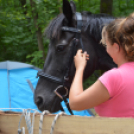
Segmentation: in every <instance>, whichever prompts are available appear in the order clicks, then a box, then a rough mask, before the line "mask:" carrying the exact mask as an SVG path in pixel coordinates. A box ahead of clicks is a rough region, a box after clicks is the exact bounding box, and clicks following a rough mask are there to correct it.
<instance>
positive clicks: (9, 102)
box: [0, 68, 38, 111]
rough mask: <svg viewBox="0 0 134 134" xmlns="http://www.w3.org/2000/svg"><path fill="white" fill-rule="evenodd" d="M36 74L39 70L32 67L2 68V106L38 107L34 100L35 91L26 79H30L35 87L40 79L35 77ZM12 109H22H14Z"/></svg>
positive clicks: (0, 106) (0, 101)
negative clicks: (33, 91)
mask: <svg viewBox="0 0 134 134" xmlns="http://www.w3.org/2000/svg"><path fill="white" fill-rule="evenodd" d="M7 74H8V75H7ZM36 75H37V70H35V69H32V68H23V69H13V70H8V71H7V70H6V69H0V108H22V109H27V108H32V109H37V107H36V105H35V104H34V101H33V93H32V91H31V89H30V87H29V85H28V83H27V81H26V80H27V79H29V80H30V81H31V82H32V84H33V86H34V88H35V87H36V84H37V80H38V79H37V78H35V77H36ZM5 110H6V109H5ZM8 110H9V109H8ZM12 111H22V110H19V109H12Z"/></svg>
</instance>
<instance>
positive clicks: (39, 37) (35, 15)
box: [30, 0, 45, 60]
mask: <svg viewBox="0 0 134 134" xmlns="http://www.w3.org/2000/svg"><path fill="white" fill-rule="evenodd" d="M30 4H31V8H32V15H33V20H34V26H35V28H36V35H37V40H38V49H39V51H43V60H45V52H44V47H43V38H42V33H41V28H40V27H39V26H38V24H37V20H38V13H37V12H36V11H35V3H34V2H33V0H30ZM33 9H34V10H33Z"/></svg>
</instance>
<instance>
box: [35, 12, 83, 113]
mask: <svg viewBox="0 0 134 134" xmlns="http://www.w3.org/2000/svg"><path fill="white" fill-rule="evenodd" d="M75 15H76V20H77V26H76V28H74V27H67V26H64V27H62V31H65V32H73V33H75V37H74V38H73V40H72V42H71V48H70V49H71V51H70V55H69V61H68V66H67V70H66V73H65V75H64V77H63V79H60V78H58V77H55V76H52V75H48V74H46V73H44V71H43V70H42V71H39V72H38V73H37V77H44V78H46V79H48V80H50V81H52V82H55V83H57V84H60V86H58V87H57V88H56V89H55V90H54V92H55V94H56V95H57V96H58V97H59V98H61V99H62V100H63V101H64V102H65V104H66V106H67V108H68V110H69V112H70V113H71V114H72V115H73V113H72V110H71V109H70V107H69V104H68V102H67V100H66V98H67V96H68V88H67V87H66V86H65V82H67V81H68V80H69V72H70V68H71V63H72V62H73V57H74V55H75V53H76V46H77V44H78V42H80V44H81V48H82V50H83V52H84V46H83V43H82V38H81V29H82V26H83V25H82V15H81V13H78V12H76V13H75ZM60 89H64V90H65V92H66V93H65V94H64V95H61V94H60V93H59V90H60Z"/></svg>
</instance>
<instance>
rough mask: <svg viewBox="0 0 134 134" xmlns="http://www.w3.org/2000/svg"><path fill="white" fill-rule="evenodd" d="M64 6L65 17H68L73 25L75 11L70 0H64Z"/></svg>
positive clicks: (69, 22)
mask: <svg viewBox="0 0 134 134" xmlns="http://www.w3.org/2000/svg"><path fill="white" fill-rule="evenodd" d="M62 8H63V14H64V15H65V18H66V19H67V21H68V24H69V25H71V22H72V18H73V11H72V8H71V5H70V3H69V2H68V0H63V7H62Z"/></svg>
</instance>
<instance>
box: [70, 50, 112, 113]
mask: <svg viewBox="0 0 134 134" xmlns="http://www.w3.org/2000/svg"><path fill="white" fill-rule="evenodd" d="M87 59H88V55H87V54H86V53H83V54H82V50H78V52H77V54H76V56H75V57H74V61H75V67H76V73H75V76H74V80H73V82H72V85H71V88H70V93H69V105H70V108H71V109H72V110H84V109H89V108H92V107H94V106H97V105H99V104H101V103H103V102H105V101H107V100H108V99H109V98H110V95H109V93H108V90H107V89H106V88H105V86H104V85H103V84H102V83H101V82H100V81H99V80H97V81H96V82H95V83H94V84H93V85H91V86H90V87H89V88H88V89H86V90H84V91H83V72H84V68H85V66H86V62H87Z"/></svg>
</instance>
